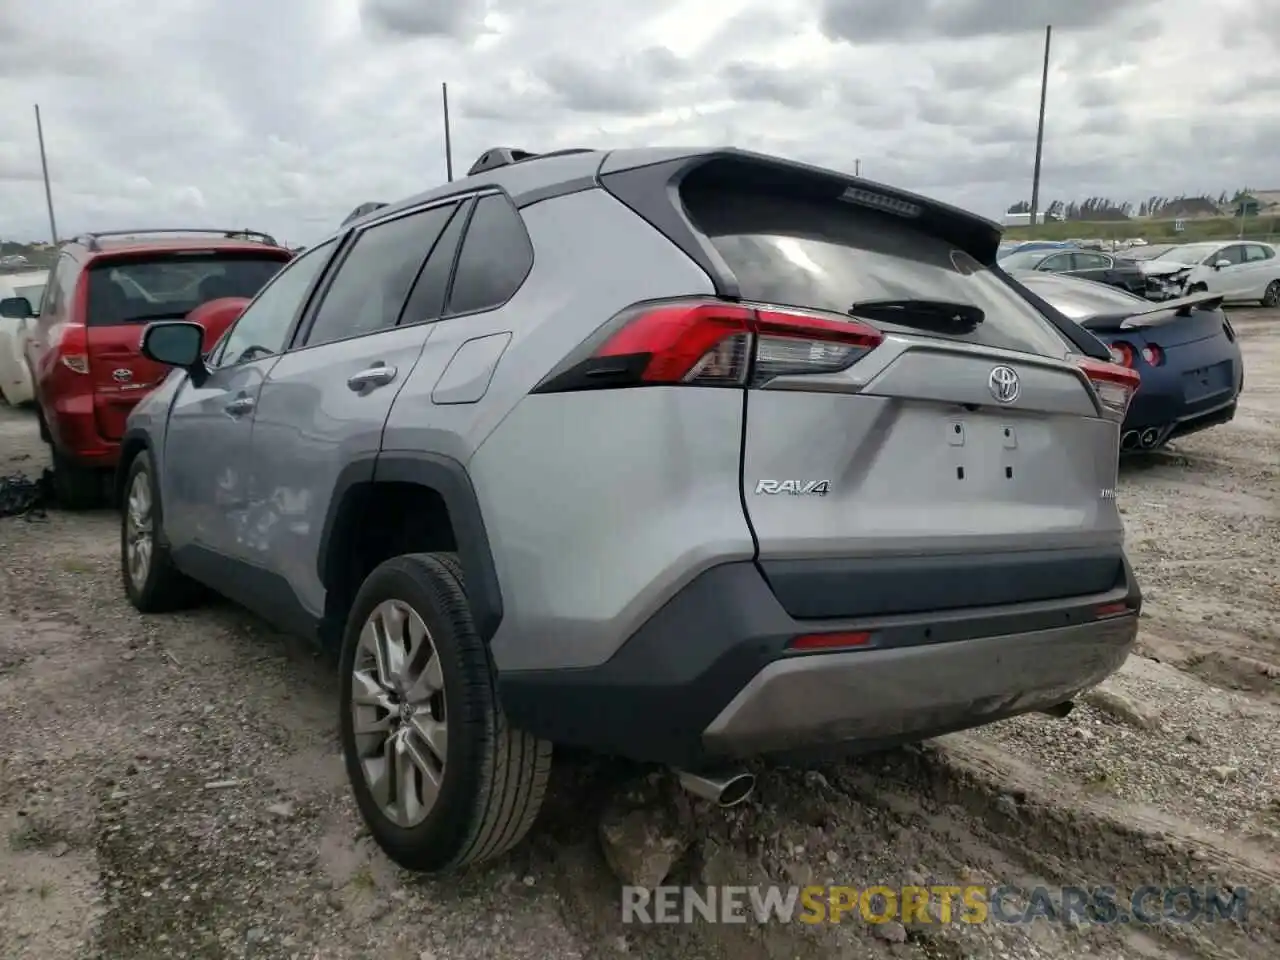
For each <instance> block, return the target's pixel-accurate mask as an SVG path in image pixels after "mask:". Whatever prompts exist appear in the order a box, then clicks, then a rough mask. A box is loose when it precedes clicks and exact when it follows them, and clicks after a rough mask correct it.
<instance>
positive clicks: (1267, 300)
mask: <svg viewBox="0 0 1280 960" xmlns="http://www.w3.org/2000/svg"><path fill="white" fill-rule="evenodd" d="M1262 305H1263V306H1264V307H1280V280H1272V281H1271V282H1270V283H1269V284H1267V289H1266V292H1265V293H1263V295H1262Z"/></svg>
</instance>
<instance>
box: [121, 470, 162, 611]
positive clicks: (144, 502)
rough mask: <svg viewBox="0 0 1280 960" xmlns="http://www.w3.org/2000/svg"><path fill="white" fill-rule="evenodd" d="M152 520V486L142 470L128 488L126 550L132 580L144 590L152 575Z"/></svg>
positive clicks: (138, 587) (137, 587) (135, 585)
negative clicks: (149, 575) (148, 575)
mask: <svg viewBox="0 0 1280 960" xmlns="http://www.w3.org/2000/svg"><path fill="white" fill-rule="evenodd" d="M154 542H155V541H154V535H153V530H152V519H151V483H150V481H149V479H148V478H147V474H146V473H145V472H143V471H140V472H138V473H136V474H134V476H133V482H132V483H131V484H130V485H129V499H128V501H127V503H126V505H125V549H126V552H127V560H128V565H129V580H130V582H131V583H132V584H133V585H134V587H135V588H136V589H139V590H141V589H142V587H143V585H144V584H145V583H146V582H147V574H149V573H150V572H151V553H152V547H153V545H154Z"/></svg>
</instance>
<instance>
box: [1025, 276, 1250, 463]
mask: <svg viewBox="0 0 1280 960" xmlns="http://www.w3.org/2000/svg"><path fill="white" fill-rule="evenodd" d="M1014 277H1015V278H1016V279H1017V280H1018V282H1019V283H1021V284H1023V285H1024V286H1025V287H1027V288H1028V289H1029V290H1030V291H1031V292H1032V293H1034V294H1036V295H1037V296H1039V297H1040V298H1041V299H1043V300H1046V301H1048V303H1049V304H1050V305H1052V306H1053V307H1055V308H1056V309H1057V310H1058V311H1059V312H1060V313H1062V314H1064V315H1065V316H1067V317H1069V318H1070V319H1071V320H1073V321H1075V322H1076V323H1078V324H1079V325H1080V326H1082V327H1084V328H1085V329H1086V330H1088V331H1089V332H1090V333H1092V334H1093V335H1094V336H1095V337H1097V338H1098V339H1099V340H1101V341H1102V342H1103V343H1105V344H1106V345H1107V346H1108V347H1109V348H1110V350H1111V355H1112V359H1113V360H1115V362H1116V363H1119V364H1122V365H1123V366H1125V367H1128V368H1129V369H1131V370H1134V371H1136V372H1137V373H1138V375H1139V376H1140V377H1141V381H1140V383H1139V386H1138V392H1137V394H1136V395H1135V396H1134V398H1133V401H1132V402H1131V403H1130V404H1129V408H1128V410H1127V411H1126V412H1125V418H1124V424H1123V427H1122V432H1121V434H1120V449H1121V451H1122V452H1126V453H1127V452H1132V451H1145V450H1154V449H1157V448H1159V447H1162V446H1164V445H1165V444H1166V443H1168V442H1169V441H1170V440H1172V439H1174V438H1176V437H1183V436H1186V435H1187V434H1191V433H1197V432H1199V431H1201V430H1205V429H1208V428H1209V427H1214V426H1217V425H1219V424H1222V423H1227V422H1229V421H1230V420H1232V419H1233V418H1234V417H1235V414H1236V402H1237V400H1238V398H1239V396H1240V391H1241V390H1243V389H1244V361H1243V359H1242V357H1241V354H1240V344H1239V343H1237V342H1236V332H1235V330H1234V329H1232V327H1231V321H1230V320H1228V319H1227V316H1226V314H1225V313H1224V312H1223V310H1222V301H1223V298H1222V296H1221V295H1220V294H1215V293H1207V292H1205V291H1203V290H1202V291H1198V292H1197V293H1194V294H1188V295H1186V296H1184V297H1180V298H1178V299H1176V300H1168V301H1165V302H1163V303H1151V302H1150V301H1148V300H1144V299H1142V298H1140V297H1137V296H1135V295H1133V294H1131V293H1127V292H1125V291H1123V290H1118V289H1116V288H1115V287H1110V286H1107V285H1105V284H1101V283H1095V282H1093V281H1091V280H1082V279H1079V278H1077V277H1070V276H1065V275H1063V274H1052V273H1041V272H1036V271H1021V272H1018V273H1015V274H1014Z"/></svg>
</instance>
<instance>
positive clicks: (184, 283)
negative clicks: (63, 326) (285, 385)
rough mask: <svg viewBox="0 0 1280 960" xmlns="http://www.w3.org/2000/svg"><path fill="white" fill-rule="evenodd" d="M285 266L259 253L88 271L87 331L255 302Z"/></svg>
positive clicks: (125, 262) (150, 259) (135, 262)
mask: <svg viewBox="0 0 1280 960" xmlns="http://www.w3.org/2000/svg"><path fill="white" fill-rule="evenodd" d="M287 262H288V260H287V258H286V257H284V256H283V255H281V256H264V255H262V254H260V253H243V254H242V253H239V252H236V253H231V252H211V253H205V252H197V253H189V254H184V253H177V254H149V255H147V256H131V257H127V258H121V259H118V260H116V259H112V260H104V261H102V262H100V263H97V264H95V265H94V266H92V267H91V268H90V270H89V308H88V315H87V318H86V322H87V324H88V325H89V326H91V327H102V326H118V325H120V324H125V323H148V322H150V321H152V320H176V319H181V318H182V317H185V316H186V315H187V314H188V313H190V312H191V311H192V310H194V309H195V308H196V307H198V306H200V305H201V304H204V303H208V302H209V301H210V300H219V299H221V298H223V297H247V298H253V297H255V296H257V295H258V292H259V291H260V290H261V289H262V288H263V287H264V286H266V284H267V281H268V280H270V279H271V278H272V277H274V276H275V275H276V274H277V273H279V272H280V268H281V267H283V266H284V265H285V263H287Z"/></svg>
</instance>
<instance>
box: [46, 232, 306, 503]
mask: <svg viewBox="0 0 1280 960" xmlns="http://www.w3.org/2000/svg"><path fill="white" fill-rule="evenodd" d="M292 256H293V254H292V253H291V251H289V250H288V249H287V248H286V247H283V246H281V245H280V244H278V243H276V242H275V240H273V239H272V238H271V237H269V236H267V235H266V234H263V233H257V232H255V231H230V232H227V231H212V230H154V231H147V230H143V231H136V230H135V231H128V232H127V233H126V232H124V231H120V232H114V233H94V234H84V235H82V236H79V237H77V238H76V239H75V240H73V241H71V242H69V243H67V244H64V245H63V246H62V248H61V249H60V250H59V251H58V261H57V264H56V265H55V266H54V267H53V269H52V270H51V271H50V272H49V281H48V285H47V286H46V289H45V295H44V302H43V304H42V306H41V308H40V315H39V317H38V318H36V323H35V328H34V330H33V331H32V334H31V337H30V339H29V341H28V344H27V363H28V364H29V365H30V367H31V380H32V384H33V385H34V388H35V399H36V413H37V416H38V417H39V420H40V435H41V438H42V439H43V440H44V441H45V442H46V443H48V444H49V445H50V447H52V450H53V480H54V487H55V491H56V494H57V497H58V500H59V502H60V503H61V504H62V505H63V506H65V507H68V508H70V509H84V508H87V507H92V506H96V505H98V504H99V503H100V502H101V499H102V497H103V494H104V493H105V490H106V487H107V485H106V483H105V480H106V479H107V477H108V476H109V472H110V471H111V470H113V469H114V467H115V465H116V459H117V457H118V456H119V449H120V438H121V436H122V435H123V433H124V425H125V420H126V419H128V416H129V411H130V410H132V409H133V407H134V406H135V405H136V404H137V402H138V401H139V400H141V399H142V397H143V396H145V395H146V394H147V392H148V391H150V390H151V389H152V388H153V387H155V386H156V385H157V384H158V383H160V381H161V380H163V379H164V378H165V377H166V376H167V375H168V373H169V370H168V368H166V367H162V366H161V365H160V364H158V363H155V362H154V361H151V360H148V359H146V358H145V357H143V356H142V353H141V352H140V350H139V344H140V341H141V338H142V331H143V329H144V328H145V327H146V325H147V324H148V323H150V322H151V321H152V320H179V319H184V318H189V319H192V320H195V321H197V322H201V323H202V324H203V325H204V327H205V347H206V349H208V348H211V347H212V346H213V344H214V343H215V342H216V341H217V339H218V338H219V337H221V336H222V334H223V333H224V332H225V331H226V329H227V327H228V326H229V325H230V323H231V322H232V321H233V320H234V319H235V318H236V317H237V316H238V315H239V314H240V312H241V311H242V310H243V308H244V306H245V305H246V304H247V303H248V301H249V299H250V298H252V297H254V296H255V295H257V293H258V291H259V290H261V289H262V287H263V286H264V285H265V284H266V282H267V281H268V280H270V279H271V278H272V277H273V276H274V275H275V274H276V272H277V271H279V269H280V267H281V266H282V265H284V264H285V263H286V262H288V261H289V259H290V258H291V257H292ZM226 298H240V299H239V302H238V303H236V302H234V301H233V300H230V299H226ZM214 300H217V301H220V302H219V303H218V304H216V305H215V304H213V303H211V301H214ZM205 304H208V305H209V306H208V308H204V306H205ZM202 308H203V309H202ZM193 311H196V312H195V314H194V315H192V312H193Z"/></svg>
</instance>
